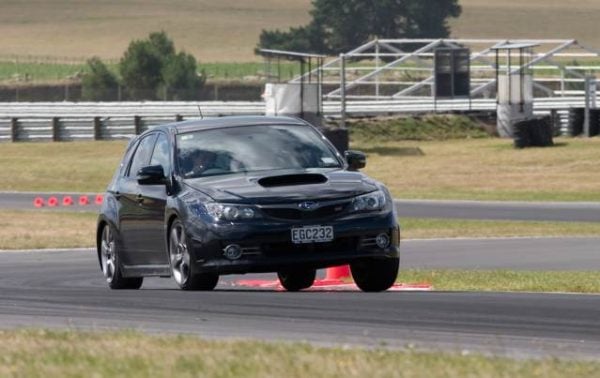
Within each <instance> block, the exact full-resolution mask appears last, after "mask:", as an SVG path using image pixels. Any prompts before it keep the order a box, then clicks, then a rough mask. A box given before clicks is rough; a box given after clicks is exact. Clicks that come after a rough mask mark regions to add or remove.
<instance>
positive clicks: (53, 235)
mask: <svg viewBox="0 0 600 378" xmlns="http://www.w3.org/2000/svg"><path fill="white" fill-rule="evenodd" d="M97 217H98V214H96V213H92V212H85V213H62V212H47V211H0V249H37V248H77V247H92V246H94V240H95V239H94V238H95V235H96V233H95V229H96V219H97Z"/></svg>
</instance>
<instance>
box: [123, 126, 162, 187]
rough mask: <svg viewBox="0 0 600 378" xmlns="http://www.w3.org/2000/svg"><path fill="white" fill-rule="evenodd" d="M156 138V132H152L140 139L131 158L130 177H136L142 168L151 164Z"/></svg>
mask: <svg viewBox="0 0 600 378" xmlns="http://www.w3.org/2000/svg"><path fill="white" fill-rule="evenodd" d="M155 140H156V134H151V135H148V136H147V137H145V138H144V139H142V140H141V141H140V143H139V144H138V147H137V149H136V150H135V153H134V155H133V159H132V160H131V165H130V166H129V173H128V174H127V176H128V177H135V176H136V175H137V172H138V171H139V170H140V168H142V167H145V166H147V165H148V164H149V162H150V155H151V154H152V149H153V147H154V141H155Z"/></svg>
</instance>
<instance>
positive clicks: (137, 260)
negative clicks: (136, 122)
mask: <svg viewBox="0 0 600 378" xmlns="http://www.w3.org/2000/svg"><path fill="white" fill-rule="evenodd" d="M156 136H157V134H156V133H152V134H149V135H147V136H145V137H144V138H143V139H142V140H140V142H139V143H138V145H137V147H136V150H135V152H134V154H133V157H132V158H131V161H130V162H129V167H128V168H127V170H126V172H125V174H124V175H123V177H121V180H120V183H119V187H118V189H117V190H118V192H117V193H116V197H117V199H118V201H119V205H120V206H119V230H120V234H121V240H122V245H123V249H124V252H125V253H124V254H123V262H124V263H125V264H126V265H147V264H149V262H148V252H149V251H147V250H146V248H147V246H148V243H147V242H146V238H147V235H146V223H147V218H148V214H147V210H146V208H145V207H144V206H142V203H143V200H142V192H141V189H140V187H141V185H139V184H138V182H137V179H136V176H137V172H138V171H139V169H140V168H142V167H145V166H147V165H149V163H150V157H151V156H152V151H153V149H154V142H155V141H156Z"/></svg>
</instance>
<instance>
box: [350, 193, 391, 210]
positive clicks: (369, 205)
mask: <svg viewBox="0 0 600 378" xmlns="http://www.w3.org/2000/svg"><path fill="white" fill-rule="evenodd" d="M384 207H385V194H384V193H383V192H382V191H381V190H377V191H375V192H372V193H368V194H363V195H362V196H358V197H356V198H354V200H352V210H353V211H377V210H381V209H383V208H384Z"/></svg>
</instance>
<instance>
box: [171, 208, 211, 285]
mask: <svg viewBox="0 0 600 378" xmlns="http://www.w3.org/2000/svg"><path fill="white" fill-rule="evenodd" d="M169 264H170V266H171V277H173V279H174V280H175V282H176V283H177V285H178V286H179V288H180V289H182V290H189V291H197V290H203V291H208V290H213V289H214V288H215V287H216V286H217V283H219V275H218V274H207V273H196V272H194V270H195V267H194V259H193V258H192V255H191V252H190V248H189V247H188V242H187V237H186V233H185V228H184V226H183V223H181V221H180V220H179V219H176V220H175V221H173V224H172V225H171V229H170V231H169Z"/></svg>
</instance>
